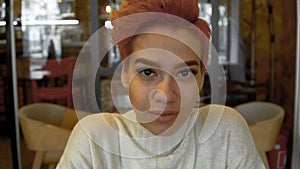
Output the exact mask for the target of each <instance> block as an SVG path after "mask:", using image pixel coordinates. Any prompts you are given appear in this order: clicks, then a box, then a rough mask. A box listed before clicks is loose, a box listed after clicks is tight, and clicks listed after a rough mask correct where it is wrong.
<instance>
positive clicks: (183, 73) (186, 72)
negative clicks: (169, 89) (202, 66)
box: [178, 69, 197, 78]
mask: <svg viewBox="0 0 300 169" xmlns="http://www.w3.org/2000/svg"><path fill="white" fill-rule="evenodd" d="M196 74H197V72H196V71H193V70H191V69H189V70H182V71H180V72H179V73H178V76H179V77H185V78H187V77H190V76H191V75H196Z"/></svg>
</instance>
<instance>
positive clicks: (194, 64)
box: [175, 60, 200, 68]
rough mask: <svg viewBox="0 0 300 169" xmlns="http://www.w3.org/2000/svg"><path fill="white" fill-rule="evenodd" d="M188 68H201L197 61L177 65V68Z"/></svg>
mask: <svg viewBox="0 0 300 169" xmlns="http://www.w3.org/2000/svg"><path fill="white" fill-rule="evenodd" d="M187 66H200V64H199V63H198V62H197V61H196V60H189V61H186V62H183V63H179V64H177V65H176V66H175V67H176V68H181V67H187Z"/></svg>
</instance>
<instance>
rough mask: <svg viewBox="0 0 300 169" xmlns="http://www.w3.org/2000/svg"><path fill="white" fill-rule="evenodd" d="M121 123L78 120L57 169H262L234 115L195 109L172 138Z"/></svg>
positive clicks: (112, 118)
mask: <svg viewBox="0 0 300 169" xmlns="http://www.w3.org/2000/svg"><path fill="white" fill-rule="evenodd" d="M128 114H134V112H133V111H130V112H128ZM125 117H128V116H123V115H120V114H112V113H100V114H94V115H89V116H87V117H85V118H84V119H82V120H80V122H79V123H78V124H77V125H76V126H75V128H74V129H73V131H72V134H71V136H70V138H69V141H68V143H67V146H66V148H65V151H64V153H63V155H62V157H61V159H60V162H59V164H58V165H57V169H73V168H80V169H88V168H95V169H121V168H122V169H175V168H178V169H194V168H195V169H197V168H199V169H264V168H265V167H264V165H263V162H262V160H261V158H260V157H259V154H258V152H257V150H256V148H255V145H254V142H253V139H252V136H251V134H250V130H249V128H248V126H247V123H246V122H245V120H244V119H243V117H242V116H241V115H240V114H239V113H238V112H236V111H235V110H234V109H231V108H228V107H224V106H217V105H210V106H205V107H202V108H200V109H195V110H194V111H193V112H192V113H191V115H190V117H189V118H188V119H187V120H186V122H185V123H184V124H183V125H182V127H181V128H180V129H179V130H178V131H177V132H176V133H174V134H173V135H171V136H157V135H153V134H152V133H151V132H149V131H148V130H147V129H145V128H144V127H142V126H141V125H140V124H139V123H136V122H134V121H131V120H130V119H128V118H125Z"/></svg>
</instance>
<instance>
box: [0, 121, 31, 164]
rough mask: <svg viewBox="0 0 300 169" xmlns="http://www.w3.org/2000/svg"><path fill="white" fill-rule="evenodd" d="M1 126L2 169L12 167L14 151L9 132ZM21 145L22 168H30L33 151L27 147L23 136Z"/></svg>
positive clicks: (0, 151) (0, 155)
mask: <svg viewBox="0 0 300 169" xmlns="http://www.w3.org/2000/svg"><path fill="white" fill-rule="evenodd" d="M0 128H1V129H0V169H12V168H13V167H12V153H11V143H10V137H9V133H6V132H5V130H4V129H3V127H2V126H1V127H0ZM20 146H21V156H22V158H21V160H22V169H30V168H31V159H32V153H31V151H30V150H28V149H27V147H26V145H25V142H24V140H23V139H22V138H21V145H20Z"/></svg>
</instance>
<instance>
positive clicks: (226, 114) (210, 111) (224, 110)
mask: <svg viewBox="0 0 300 169" xmlns="http://www.w3.org/2000/svg"><path fill="white" fill-rule="evenodd" d="M200 112H201V116H202V118H203V117H204V118H205V119H206V120H208V119H210V120H220V123H221V124H223V125H225V124H226V125H237V124H239V123H241V124H245V123H246V121H245V119H244V117H243V116H242V115H241V114H240V113H239V112H238V111H237V110H235V109H233V108H231V107H228V106H223V105H216V104H212V105H207V106H204V107H202V108H200Z"/></svg>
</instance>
